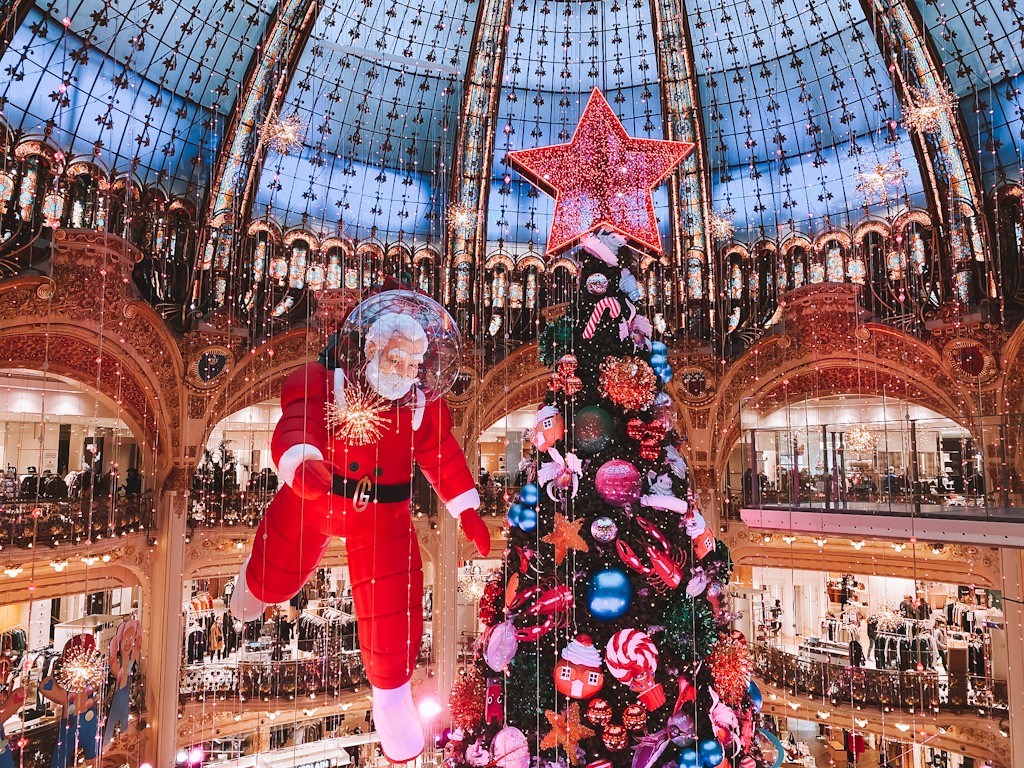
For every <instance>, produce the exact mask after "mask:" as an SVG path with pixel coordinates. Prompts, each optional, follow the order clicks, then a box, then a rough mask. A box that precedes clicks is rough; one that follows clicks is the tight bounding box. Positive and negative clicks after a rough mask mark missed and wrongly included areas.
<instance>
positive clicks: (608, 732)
mask: <svg viewBox="0 0 1024 768" xmlns="http://www.w3.org/2000/svg"><path fill="white" fill-rule="evenodd" d="M601 741H603V742H604V745H605V746H606V747H608V749H610V750H611V751H612V752H618V751H619V750H620V749H625V748H626V745H627V744H628V743H629V734H628V733H626V729H625V728H623V727H622V726H621V725H609V726H607V727H606V728H605V729H604V731H603V732H602V733H601Z"/></svg>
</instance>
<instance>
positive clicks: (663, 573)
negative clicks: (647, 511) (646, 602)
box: [615, 517, 686, 594]
mask: <svg viewBox="0 0 1024 768" xmlns="http://www.w3.org/2000/svg"><path fill="white" fill-rule="evenodd" d="M636 522H637V525H639V526H640V528H641V529H642V530H643V531H644V533H646V534H647V535H648V536H650V537H651V538H652V539H654V543H653V544H648V545H647V546H646V548H645V551H646V552H647V557H648V558H649V559H650V561H651V564H650V565H644V563H643V561H642V560H641V559H640V558H639V557H638V556H637V554H636V552H634V551H633V548H632V547H630V546H629V544H627V543H626V542H625V541H623V540H622V539H621V538H620V539H619V540H618V541H616V542H615V549H616V550H617V551H618V553H619V557H620V558H622V562H624V563H625V564H626V565H627V566H629V567H630V568H631V569H633V570H634V571H636V572H637V573H641V574H643V575H644V576H646V577H647V581H648V583H649V584H650V585H651V588H652V589H653V590H654V591H656V592H658V593H659V594H664V593H665V592H668V591H670V590H673V589H675V588H676V587H678V586H679V585H680V583H682V580H683V568H684V567H685V566H686V553H685V552H683V551H682V550H680V549H679V548H677V547H673V546H671V545H670V544H669V542H668V539H666V538H665V535H664V534H663V533H662V532H661V531H660V530H659V529H658V527H657V526H656V525H654V523H652V522H651V521H650V520H648V519H646V518H644V517H637V518H636Z"/></svg>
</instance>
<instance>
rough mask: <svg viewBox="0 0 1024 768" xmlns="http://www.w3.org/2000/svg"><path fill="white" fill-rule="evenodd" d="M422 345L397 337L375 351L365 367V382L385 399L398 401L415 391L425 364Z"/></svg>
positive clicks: (393, 337) (397, 335)
mask: <svg viewBox="0 0 1024 768" xmlns="http://www.w3.org/2000/svg"><path fill="white" fill-rule="evenodd" d="M423 352H424V349H423V344H422V343H420V342H415V341H410V340H409V339H407V338H405V337H404V336H401V335H399V334H396V335H394V336H392V337H391V338H390V339H389V340H388V343H387V344H385V345H384V346H383V347H382V348H381V349H379V350H374V353H373V355H372V356H371V357H370V361H369V362H368V363H367V364H366V381H367V382H368V383H369V384H370V386H371V387H373V388H374V389H375V390H376V391H377V394H379V395H380V396H381V397H383V398H385V399H386V400H399V399H400V398H403V397H405V396H406V395H407V394H408V393H409V390H410V389H412V388H413V385H414V384H415V383H416V381H417V379H418V378H419V375H420V365H422V364H423Z"/></svg>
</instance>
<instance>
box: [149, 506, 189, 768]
mask: <svg viewBox="0 0 1024 768" xmlns="http://www.w3.org/2000/svg"><path fill="white" fill-rule="evenodd" d="M187 501H188V499H187V492H186V491H185V490H184V489H183V488H176V489H174V490H165V491H163V492H162V493H161V494H160V497H159V506H158V509H157V519H158V521H159V535H158V538H157V551H156V564H155V569H154V579H153V594H152V596H151V599H150V604H149V618H148V621H147V622H146V633H147V636H148V641H147V644H148V647H149V654H148V658H146V659H145V660H144V661H145V671H146V712H147V722H148V725H149V727H151V728H153V729H155V731H156V739H155V741H154V740H153V739H150V740H149V742H148V744H147V751H148V754H147V755H146V758H147V759H148V760H149V761H150V762H151V763H152V764H153V765H154V766H155V767H156V768H170V767H171V766H173V765H174V753H175V750H176V747H177V744H176V741H177V722H178V677H179V669H178V666H179V662H180V660H181V594H182V586H183V578H182V571H183V569H184V562H185V520H186V514H185V512H186V506H185V505H186V504H187Z"/></svg>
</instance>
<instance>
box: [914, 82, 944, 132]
mask: <svg viewBox="0 0 1024 768" xmlns="http://www.w3.org/2000/svg"><path fill="white" fill-rule="evenodd" d="M955 109H956V97H955V96H954V95H953V92H952V91H950V90H949V88H948V87H946V85H945V84H944V83H939V84H938V85H937V86H936V88H935V89H933V90H926V89H924V88H911V89H910V98H909V99H908V100H907V105H906V108H905V109H904V111H903V124H904V125H905V126H906V127H907V130H910V131H915V132H916V133H938V132H939V131H940V130H941V129H942V126H943V125H944V124H945V122H946V121H948V120H952V119H953V114H954V110H955Z"/></svg>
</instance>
